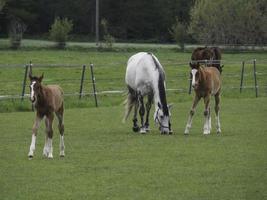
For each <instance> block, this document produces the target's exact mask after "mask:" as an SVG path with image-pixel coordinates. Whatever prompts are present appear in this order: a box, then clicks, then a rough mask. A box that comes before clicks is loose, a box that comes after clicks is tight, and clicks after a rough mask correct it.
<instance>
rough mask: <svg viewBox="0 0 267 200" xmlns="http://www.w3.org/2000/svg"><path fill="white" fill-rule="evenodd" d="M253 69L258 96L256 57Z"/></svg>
mask: <svg viewBox="0 0 267 200" xmlns="http://www.w3.org/2000/svg"><path fill="white" fill-rule="evenodd" d="M253 71H254V83H255V92H256V98H257V97H258V83H257V71H256V59H254V60H253Z"/></svg>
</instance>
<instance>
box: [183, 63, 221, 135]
mask: <svg viewBox="0 0 267 200" xmlns="http://www.w3.org/2000/svg"><path fill="white" fill-rule="evenodd" d="M191 75H192V87H193V88H194V90H195V97H194V100H193V105H192V108H191V110H190V113H189V118H188V121H187V124H186V128H185V131H184V134H189V129H190V128H191V126H192V119H193V115H194V113H195V109H196V106H197V104H198V102H199V100H200V99H201V98H203V99H204V105H205V110H204V117H205V123H204V128H203V134H205V135H206V134H210V131H211V116H210V99H211V96H214V97H215V114H216V117H215V119H216V128H217V134H219V133H221V124H220V118H219V111H220V93H221V84H222V83H221V76H220V72H219V70H218V69H217V68H215V67H204V66H199V67H198V68H193V69H192V70H191Z"/></svg>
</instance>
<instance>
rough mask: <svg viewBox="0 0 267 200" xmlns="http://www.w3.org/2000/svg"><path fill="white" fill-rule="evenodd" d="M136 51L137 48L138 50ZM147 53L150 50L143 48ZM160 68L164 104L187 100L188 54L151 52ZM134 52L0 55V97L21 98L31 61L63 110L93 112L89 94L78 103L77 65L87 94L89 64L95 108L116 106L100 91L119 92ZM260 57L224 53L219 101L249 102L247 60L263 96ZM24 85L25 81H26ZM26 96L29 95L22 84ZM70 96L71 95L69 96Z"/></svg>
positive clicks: (266, 87) (7, 106) (21, 106)
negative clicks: (57, 93)
mask: <svg viewBox="0 0 267 200" xmlns="http://www.w3.org/2000/svg"><path fill="white" fill-rule="evenodd" d="M139 50H140V49H139ZM146 50H147V51H150V50H151V49H150V48H149V47H147V49H146ZM153 52H154V54H155V55H156V56H157V57H158V58H159V60H160V61H161V63H162V65H163V66H164V68H165V71H166V76H167V88H168V89H171V91H168V99H169V102H175V101H177V99H176V95H177V94H181V93H182V94H184V95H182V96H181V98H179V99H178V101H180V102H182V101H190V100H191V98H192V97H191V96H189V95H186V93H187V91H188V83H189V81H188V77H189V67H188V62H189V60H190V56H191V53H182V52H177V51H174V50H172V49H171V48H169V49H166V48H165V49H162V48H158V49H153ZM134 53H135V52H127V51H125V52H124V51H123V49H122V50H121V52H98V51H91V50H88V49H87V50H84V51H81V50H51V49H40V50H19V51H12V50H5V51H1V53H0V96H6V95H11V96H15V97H17V98H19V96H20V95H21V93H22V83H23V77H24V72H25V64H27V63H29V62H30V61H32V63H33V73H34V74H39V75H40V74H41V73H43V72H44V74H45V78H44V83H45V84H59V85H61V86H62V87H63V90H64V92H65V94H67V95H71V96H67V97H66V107H67V108H72V107H93V106H94V100H93V98H92V96H91V95H85V96H84V98H83V100H80V101H78V92H79V88H80V79H81V71H82V65H83V64H86V65H87V70H86V75H85V85H84V94H88V93H91V92H92V84H91V77H90V70H89V64H90V63H93V64H94V74H95V78H96V88H97V92H98V93H99V95H98V101H99V105H100V106H116V105H120V103H121V102H122V99H123V97H122V94H113V95H111V94H103V93H102V92H105V91H110V90H111V91H114V90H115V91H118V90H119V91H125V88H126V87H125V83H124V74H125V66H126V62H127V60H128V58H129V57H130V56H131V55H132V54H134ZM266 55H267V54H266V53H259V52H256V53H251V52H250V53H245V52H243V53H224V54H223V63H224V65H225V67H224V71H223V74H222V76H223V88H224V89H223V94H222V95H223V96H225V97H231V98H232V97H233V98H243V97H254V96H255V91H253V90H254V79H253V66H252V62H251V61H252V59H256V60H257V72H258V74H257V75H258V85H259V96H260V97H264V96H267V68H266V65H267V59H266ZM242 61H247V62H246V68H245V79H244V86H246V88H245V89H244V90H243V93H242V94H239V84H240V73H241V62H242ZM27 84H28V81H27ZM26 93H29V89H28V85H27V87H26ZM73 95H74V96H73ZM0 103H1V106H0V112H7V111H14V110H30V109H31V106H30V104H29V102H28V101H27V100H25V101H24V102H22V103H21V102H20V100H19V99H13V100H10V99H8V100H7V101H6V100H0Z"/></svg>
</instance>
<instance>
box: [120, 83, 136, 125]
mask: <svg viewBox="0 0 267 200" xmlns="http://www.w3.org/2000/svg"><path fill="white" fill-rule="evenodd" d="M136 102H137V95H136V92H135V91H134V90H133V89H132V88H130V87H129V86H128V94H127V98H126V99H125V101H124V105H125V114H124V118H123V120H122V122H123V123H125V121H126V120H127V118H128V117H129V115H130V113H131V110H132V108H133V106H134V105H135V104H136Z"/></svg>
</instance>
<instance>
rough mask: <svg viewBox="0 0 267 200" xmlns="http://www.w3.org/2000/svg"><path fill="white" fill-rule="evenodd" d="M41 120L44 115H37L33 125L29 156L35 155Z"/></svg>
mask: <svg viewBox="0 0 267 200" xmlns="http://www.w3.org/2000/svg"><path fill="white" fill-rule="evenodd" d="M41 121H42V117H40V116H38V115H36V117H35V121H34V124H33V127H32V142H31V146H30V151H29V153H28V156H29V158H32V157H33V154H34V151H35V143H36V136H37V131H38V128H39V127H40V123H41Z"/></svg>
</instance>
